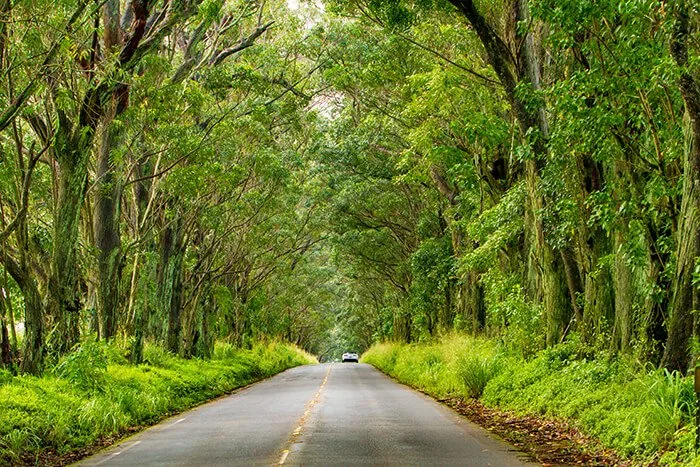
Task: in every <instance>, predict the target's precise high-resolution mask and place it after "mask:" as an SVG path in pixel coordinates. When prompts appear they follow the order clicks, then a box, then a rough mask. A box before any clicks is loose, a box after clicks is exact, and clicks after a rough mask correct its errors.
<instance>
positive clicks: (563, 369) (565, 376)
mask: <svg viewBox="0 0 700 467" xmlns="http://www.w3.org/2000/svg"><path fill="white" fill-rule="evenodd" d="M580 346H581V344H580V343H578V342H575V341H574V342H570V343H564V344H561V345H559V346H556V347H554V348H552V349H548V350H545V351H542V352H540V353H539V354H537V356H536V357H535V358H532V359H530V360H524V359H523V358H522V357H521V356H520V355H518V354H514V353H512V352H508V351H506V350H505V349H504V348H502V347H498V346H497V345H496V344H495V343H493V342H489V341H488V340H483V339H473V338H468V337H464V336H458V335H452V336H448V337H446V338H443V339H442V340H441V341H439V342H433V343H428V344H412V345H400V344H381V345H377V346H374V347H372V348H371V349H370V350H368V351H367V352H366V353H365V354H364V356H363V360H364V361H365V362H367V363H371V364H373V365H374V366H376V367H377V368H379V369H380V370H382V371H384V372H385V373H388V374H390V375H391V376H393V377H395V378H397V379H398V380H400V381H401V382H403V383H406V384H409V385H411V386H414V387H417V388H420V389H421V390H423V391H426V392H428V393H431V394H433V395H435V396H437V397H444V396H446V395H452V396H457V397H465V398H467V397H472V398H480V399H481V401H482V402H483V403H484V404H486V405H487V406H490V407H494V408H499V409H502V410H512V411H515V412H518V413H521V414H529V415H532V414H534V415H537V416H540V417H544V418H557V419H567V420H569V421H570V422H571V423H572V424H573V425H574V426H576V427H578V428H579V429H580V430H581V431H583V432H584V433H587V434H588V435H590V436H593V437H595V438H597V439H599V440H600V441H601V442H602V443H603V445H605V446H607V447H609V448H612V449H615V450H616V451H618V452H619V453H620V454H622V455H625V456H628V457H630V458H632V459H634V460H636V461H637V462H639V463H642V464H644V463H649V462H657V461H658V462H660V463H661V464H669V465H689V464H693V465H700V458H698V457H697V456H696V454H695V452H694V449H693V443H694V434H695V429H694V427H693V414H694V410H695V409H694V407H695V395H694V392H693V387H692V382H691V380H690V378H684V377H682V376H680V375H678V374H676V373H669V372H667V371H665V370H655V369H652V370H650V369H645V368H643V367H641V366H639V365H638V364H635V363H634V362H627V361H625V360H621V359H610V358H608V357H606V356H600V357H599V358H594V359H591V358H590V356H589V357H588V358H586V357H585V355H586V354H587V352H581V351H580V350H581V348H580Z"/></svg>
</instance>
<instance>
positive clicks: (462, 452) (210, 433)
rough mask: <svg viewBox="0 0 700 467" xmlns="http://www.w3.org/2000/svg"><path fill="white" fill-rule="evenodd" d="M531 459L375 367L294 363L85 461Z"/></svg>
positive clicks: (497, 462) (434, 462)
mask: <svg viewBox="0 0 700 467" xmlns="http://www.w3.org/2000/svg"><path fill="white" fill-rule="evenodd" d="M528 463H529V461H528V459H527V458H526V457H524V455H522V454H520V453H518V452H517V451H516V450H515V448H513V447H511V446H509V445H508V444H506V443H504V442H503V441H500V440H498V439H496V438H495V437H494V436H493V435H491V434H490V433H489V432H487V431H486V430H484V429H482V428H480V427H478V426H476V425H474V424H472V423H470V422H469V421H467V420H466V419H465V418H463V417H461V416H459V415H457V414H456V413H454V412H453V411H451V410H450V409H448V408H446V407H444V406H442V405H440V404H438V403H437V402H435V401H433V400H432V399H430V398H429V397H427V396H424V395H423V394H420V393H418V392H416V391H413V390H411V389H409V388H407V387H405V386H402V385H400V384H397V383H395V382H394V381H392V380H391V379H390V378H388V377H386V376H385V375H383V374H381V373H380V372H379V371H377V370H375V369H374V368H372V367H371V366H369V365H365V364H362V363H360V364H355V363H335V364H333V363H331V364H324V365H310V366H303V367H298V368H294V369H291V370H288V371H285V372H284V373H281V374H279V375H277V376H275V377H274V378H271V379H269V380H266V381H263V382H261V383H258V384H255V385H253V386H250V387H248V388H246V389H244V390H242V391H240V392H238V393H236V394H233V395H231V396H228V397H225V398H222V399H219V400H217V401H214V402H210V403H208V404H205V405H202V406H200V407H198V408H196V409H194V410H191V411H189V412H184V413H182V414H180V415H179V416H175V417H173V418H171V419H169V420H166V421H165V422H163V423H161V424H160V425H157V426H155V427H153V428H150V429H148V430H146V431H144V432H142V433H140V434H138V435H135V436H133V437H131V438H128V439H126V440H124V441H123V442H121V443H119V444H117V445H115V446H113V447H111V448H109V449H107V450H105V451H103V452H102V453H100V454H98V455H95V456H93V457H90V458H87V459H85V460H83V462H81V463H80V465H83V466H96V465H100V466H138V465H143V466H176V465H180V466H231V465H245V466H248V465H267V466H271V465H281V464H283V465H304V466H340V465H348V466H352V465H358V466H360V465H361V466H366V465H382V466H389V465H401V466H406V465H420V466H447V465H460V466H466V465H473V466H486V465H492V466H503V467H506V466H522V465H528Z"/></svg>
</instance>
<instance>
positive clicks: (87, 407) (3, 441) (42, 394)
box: [0, 342, 315, 465]
mask: <svg viewBox="0 0 700 467" xmlns="http://www.w3.org/2000/svg"><path fill="white" fill-rule="evenodd" d="M144 357H145V360H146V362H147V363H145V364H143V365H138V366H133V365H129V364H127V362H126V359H125V358H124V357H123V356H122V355H121V352H120V350H119V349H118V348H117V347H115V346H107V345H105V344H102V343H96V342H85V343H83V344H82V345H81V346H80V347H78V348H77V349H76V350H75V351H74V352H72V353H70V354H69V355H67V356H65V357H63V358H62V359H61V361H60V362H59V363H58V364H57V365H56V367H55V368H54V369H53V371H49V372H47V373H46V374H45V375H44V376H43V377H41V378H37V377H33V376H12V375H10V374H9V373H7V372H4V371H3V372H2V373H0V465H6V464H9V465H13V464H17V463H19V462H20V461H24V462H26V461H27V459H30V458H31V457H32V456H37V455H39V454H40V453H41V452H42V451H44V450H54V451H56V452H58V453H59V454H62V453H67V452H70V451H74V450H77V449H80V448H83V447H85V446H89V445H91V444H93V443H95V442H97V441H98V440H99V439H100V438H103V437H106V436H110V435H118V434H120V433H124V432H126V431H127V429H129V428H130V427H134V426H144V425H150V424H153V423H156V422H157V421H158V420H160V419H162V418H164V417H166V416H168V415H171V414H173V413H177V412H179V411H182V410H185V409H187V408H190V407H192V406H193V405H196V404H198V403H201V402H204V401H207V400H209V399H211V398H214V397H216V396H219V395H221V394H223V393H226V392H228V391H230V390H232V389H235V388H237V387H240V386H243V385H246V384H249V383H251V382H253V381H256V380H259V379H261V378H264V377H267V376H271V375H273V374H275V373H278V372H280V371H283V370H285V369H287V368H290V367H293V366H297V365H302V364H305V363H311V362H313V361H314V360H315V359H314V358H313V357H311V356H310V355H308V354H305V353H304V352H302V351H300V350H298V349H296V348H294V347H291V346H288V345H283V344H280V343H267V344H258V345H256V346H254V347H253V348H252V349H250V350H243V349H234V348H232V347H230V346H227V345H224V344H217V346H216V351H215V357H214V358H213V359H212V360H209V361H202V360H184V359H181V358H178V357H175V356H173V355H171V354H169V353H168V352H166V351H164V350H163V349H161V348H160V347H156V346H147V347H146V349H145V351H144Z"/></svg>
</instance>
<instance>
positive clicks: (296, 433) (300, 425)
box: [277, 365, 331, 465]
mask: <svg viewBox="0 0 700 467" xmlns="http://www.w3.org/2000/svg"><path fill="white" fill-rule="evenodd" d="M330 374H331V366H330V365H329V366H328V371H327V372H326V376H325V378H323V382H322V383H321V386H320V387H319V388H318V391H317V392H316V394H315V395H314V397H313V398H312V399H311V400H310V401H309V402H307V403H306V407H305V409H306V410H304V415H302V416H301V418H300V419H299V420H298V421H297V427H296V428H295V429H294V431H293V432H292V435H291V436H290V437H289V441H287V445H286V446H285V447H286V449H284V450H283V451H282V456H281V457H280V460H279V462H278V463H277V465H282V464H284V463H285V462H286V461H287V456H289V452H290V450H291V448H292V445H293V444H294V443H296V442H297V440H298V439H299V436H301V432H302V431H303V430H304V425H305V424H306V421H307V420H308V418H309V415H310V414H311V409H313V407H314V406H315V405H316V404H318V403H319V401H320V400H321V395H322V394H323V388H325V387H326V383H327V382H328V375H330Z"/></svg>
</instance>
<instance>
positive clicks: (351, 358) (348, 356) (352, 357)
mask: <svg viewBox="0 0 700 467" xmlns="http://www.w3.org/2000/svg"><path fill="white" fill-rule="evenodd" d="M359 361H360V357H359V356H358V355H357V354H356V353H354V352H345V353H344V354H343V363H345V362H355V363H357V362H359Z"/></svg>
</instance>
